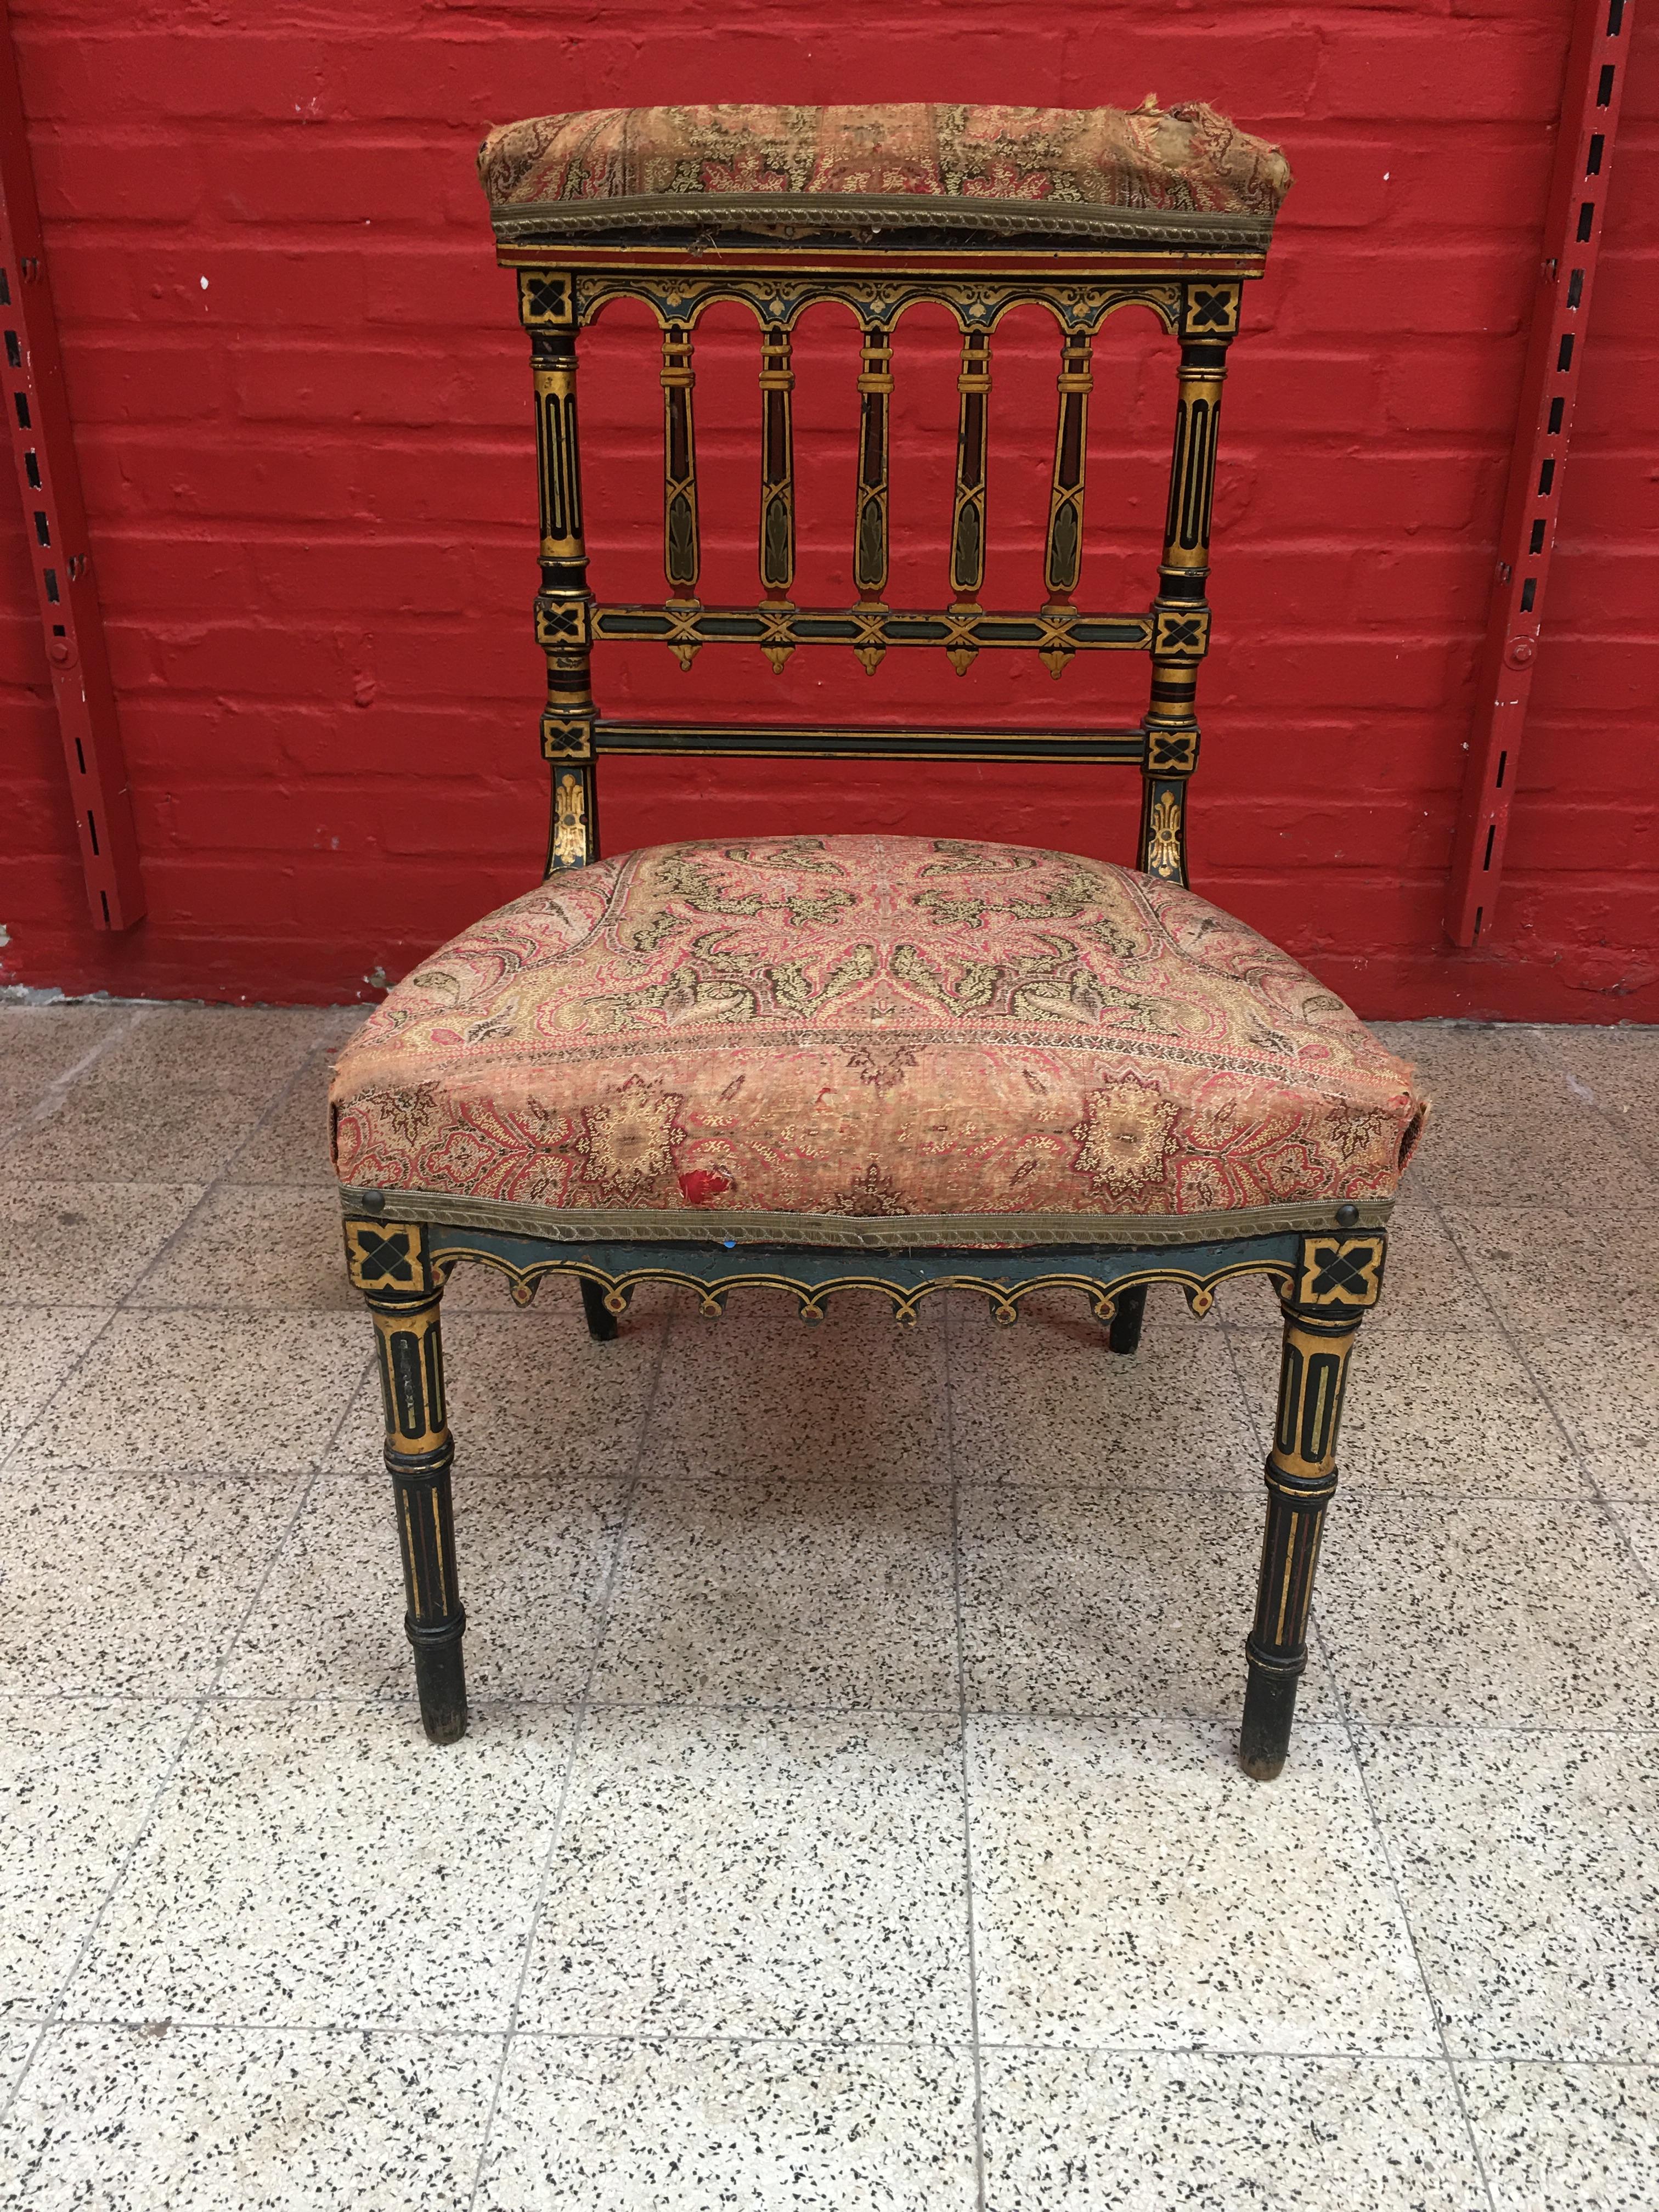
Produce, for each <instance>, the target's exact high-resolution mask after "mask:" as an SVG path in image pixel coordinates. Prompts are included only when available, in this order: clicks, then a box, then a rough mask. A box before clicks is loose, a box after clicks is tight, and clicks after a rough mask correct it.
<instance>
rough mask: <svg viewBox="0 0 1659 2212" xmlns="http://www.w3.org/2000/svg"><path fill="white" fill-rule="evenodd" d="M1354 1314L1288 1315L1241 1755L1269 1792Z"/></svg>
mask: <svg viewBox="0 0 1659 2212" xmlns="http://www.w3.org/2000/svg"><path fill="white" fill-rule="evenodd" d="M1358 1327H1359V1316H1358V1314H1354V1313H1341V1314H1334V1315H1320V1314H1312V1313H1309V1312H1306V1311H1304V1310H1298V1308H1297V1306H1295V1305H1294V1304H1291V1303H1290V1302H1288V1301H1287V1302H1286V1303H1285V1340H1284V1350H1283V1354H1282V1357H1281V1359H1280V1363H1279V1410H1278V1414H1277V1417H1276V1419H1275V1422H1274V1426H1273V1449H1272V1450H1271V1451H1270V1452H1269V1453H1268V1455H1267V1533H1266V1534H1265V1536H1264V1537H1263V1540H1262V1546H1261V1580H1260V1583H1259V1584H1258V1587H1257V1591H1256V1606H1255V1626H1253V1627H1252V1628H1251V1630H1250V1633H1249V1637H1248V1638H1246V1640H1245V1646H1244V1648H1245V1651H1246V1653H1247V1655H1248V1656H1249V1687H1248V1689H1247V1691H1246V1692H1245V1697H1244V1721H1243V1728H1242V1729H1241V1731H1240V1735H1239V1746H1238V1755H1239V1759H1240V1761H1241V1763H1242V1764H1243V1768H1244V1771H1245V1772H1246V1773H1247V1774H1252V1775H1254V1776H1255V1778H1256V1780H1257V1781H1258V1782H1271V1781H1272V1780H1273V1778H1274V1776H1275V1775H1277V1774H1278V1773H1279V1771H1280V1770H1281V1769H1282V1768H1283V1766H1284V1764H1285V1757H1286V1754H1287V1753H1288V1752H1289V1749H1290V1742H1291V1721H1292V1719H1293V1718H1294V1717H1295V1713H1296V1689H1297V1683H1298V1682H1299V1681H1300V1680H1301V1679H1302V1673H1303V1669H1304V1668H1305V1667H1306V1666H1307V1663H1308V1608H1309V1606H1310V1603H1311V1601H1312V1599H1313V1586H1314V1573H1315V1570H1316V1568H1317V1566H1318V1565H1319V1545H1320V1539H1321V1537H1322V1534H1323V1532H1324V1525H1325V1509H1326V1507H1327V1505H1328V1504H1329V1503H1330V1500H1331V1498H1332V1495H1333V1493H1334V1491H1335V1489H1336V1440H1337V1429H1338V1425H1339V1423H1340V1419H1341V1417H1342V1394H1343V1389H1344V1387H1345V1385H1346V1380H1347V1369H1348V1352H1349V1350H1350V1348H1351V1346H1352V1343H1353V1340H1354V1336H1355V1334H1356V1332H1357V1331H1358Z"/></svg>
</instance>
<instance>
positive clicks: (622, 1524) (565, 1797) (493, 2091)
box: [466, 1307, 675, 2212]
mask: <svg viewBox="0 0 1659 2212" xmlns="http://www.w3.org/2000/svg"><path fill="white" fill-rule="evenodd" d="M674 1322H675V1313H674V1309H673V1308H672V1307H670V1308H669V1309H668V1310H667V1311H666V1312H665V1315H664V1316H663V1318H662V1322H661V1323H660V1334H659V1338H658V1342H657V1351H656V1358H655V1359H654V1360H653V1364H652V1369H651V1379H650V1382H649V1383H647V1388H646V1395H645V1406H644V1408H643V1411H642V1412H641V1416H640V1425H639V1431H638V1434H637V1436H636V1437H635V1448H634V1458H633V1464H632V1466H631V1467H630V1468H629V1480H628V1486H627V1490H626V1492H625V1494H624V1496H623V1499H622V1503H621V1508H620V1510H619V1512H618V1514H617V1533H616V1535H615V1536H614V1537H613V1539H612V1540H611V1559H610V1564H609V1565H607V1567H606V1569H605V1581H604V1583H603V1584H602V1585H601V1587H600V1590H599V1603H598V1605H597V1606H596V1607H595V1608H594V1621H593V1637H592V1647H591V1649H590V1650H589V1653H588V1659H587V1672H586V1675H585V1676H584V1678H583V1681H582V1687H581V1693H580V1697H579V1698H578V1699H577V1700H576V1702H575V1706H574V1711H572V1713H571V1714H570V1741H569V1744H568V1748H567V1750H566V1753H565V1767H564V1779H563V1781H562V1783H561V1784H560V1785H559V1797H558V1802H557V1804H556V1806H555V1807H554V1808H553V1818H552V1820H551V1823H550V1828H549V1833H548V1839H547V1851H546V1855H545V1857H544V1860H543V1862H542V1869H541V1873H540V1875H539V1877H538V1881H537V1883H536V1893H535V1896H534V1898H533V1899H532V1902H531V1907H530V1917H529V1919H528V1920H527V1921H526V1924H525V1935H524V1956H523V1959H522V1960H520V1966H519V1978H518V1981H517V1983H516V1984H515V1985H514V1987H513V1996H512V2001H511V2002H510V2003H509V2004H508V2006H507V2020H506V2023H505V2025H504V2027H502V2030H501V2057H500V2059H499V2060H498V2061H497V2063H496V2067H495V2081H494V2082H493V2083H492V2084H491V2085H490V2092H489V2106H488V2108H487V2110H486V2112H485V2113H484V2124H483V2132H482V2134H481V2135H480V2136H479V2138H478V2163H477V2166H476V2167H475V2169H474V2171H473V2175H472V2186H471V2189H470V2190H469V2191H468V2192H467V2198H466V2212H473V2208H474V2207H475V2206H476V2205H477V2201H478V2191H480V2189H482V2188H483V2179H484V2170H485V2168H486V2166H488V2164H489V2145H490V2139H491V2137H492V2136H494V2134H495V2115H496V2112H498V2111H499V2109H500V2106H501V2087H502V2084H503V2083H504V2082H505V2081H506V2079H507V2060H508V2059H509V2057H511V2055H512V2051H513V2038H514V2037H515V2036H516V2035H517V2034H518V2033H520V2029H519V2013H520V2008H521V2006H522V2005H523V2002H524V1994H525V1990H526V1988H527V1987H528V1985H529V1982H530V1969H531V1966H532V1963H533V1961H534V1960H535V1956H536V1937H537V1935H538V1931H539V1929H540V1927H541V1919H542V1912H543V1909H544V1906H545V1905H546V1902H547V1893H548V1888H549V1886H550V1883H551V1881H552V1879H553V1868H554V1864H555V1862H556V1859H557V1857H558V1851H559V1841H560V1838H561V1836H562V1832H563V1829H564V1816H565V1813H566V1810H567V1808H568V1805H569V1802H570V1794H571V1791H572V1790H573V1789H574V1786H575V1779H576V1765H577V1762H578V1759H580V1753H581V1745H582V1737H583V1735H584V1732H585V1730H586V1724H587V1718H588V1714H589V1712H590V1711H591V1710H592V1692H593V1684H594V1681H595V1680H596V1678H597V1676H598V1674H599V1656H600V1653H601V1652H602V1650H603V1649H604V1646H605V1632H606V1631H607V1629H608V1628H609V1626H610V1625H611V1605H612V1602H613V1601H614V1599H615V1596H616V1591H617V1582H618V1580H619V1578H620V1576H621V1573H622V1563H623V1547H624V1546H625V1544H626V1542H627V1541H628V1533H629V1526H630V1524H631V1522H632V1521H633V1517H634V1508H635V1504H636V1503H637V1502H638V1498H639V1494H640V1491H641V1487H642V1486H643V1484H644V1480H645V1476H644V1468H645V1461H646V1453H647V1446H648V1444H649V1443H650V1438H651V1431H652V1426H653V1423H654V1421H655V1419H656V1413H657V1395H658V1392H659V1389H660V1388H661V1384H662V1375H663V1369H664V1367H665V1365H666V1364H667V1359H668V1348H669V1345H670V1343H671V1340H672V1338H673V1334H674ZM589 1348H590V1350H591V1351H592V1352H594V1353H596V1354H597V1353H601V1352H603V1350H604V1346H600V1345H598V1344H595V1343H593V1342H592V1340H590V1343H589Z"/></svg>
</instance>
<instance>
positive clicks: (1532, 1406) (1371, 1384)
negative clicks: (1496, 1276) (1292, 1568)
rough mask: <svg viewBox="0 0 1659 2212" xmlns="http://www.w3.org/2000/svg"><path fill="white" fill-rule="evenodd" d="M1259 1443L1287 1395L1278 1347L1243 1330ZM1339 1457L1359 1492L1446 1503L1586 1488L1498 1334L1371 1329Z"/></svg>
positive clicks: (1351, 1373)
mask: <svg viewBox="0 0 1659 2212" xmlns="http://www.w3.org/2000/svg"><path fill="white" fill-rule="evenodd" d="M1233 1342H1234V1346H1235V1348H1236V1351H1237V1358H1238V1361H1239V1365H1240V1369H1241V1371H1242V1372H1243V1374H1244V1376H1246V1377H1247V1379H1248V1382H1249V1385H1250V1386H1251V1387H1250V1388H1249V1389H1247V1392H1246V1395H1247V1397H1249V1399H1250V1401H1251V1402H1252V1403H1253V1404H1255V1406H1256V1407H1258V1409H1259V1413H1260V1419H1261V1442H1262V1443H1263V1445H1264V1446H1265V1445H1266V1443H1267V1433H1268V1431H1269V1430H1270V1429H1271V1427H1272V1423H1273V1405H1274V1402H1275V1401H1276V1399H1277V1397H1278V1392H1279V1346H1278V1343H1277V1341H1275V1340H1270V1339H1268V1338H1266V1337H1262V1338H1256V1339H1250V1338H1246V1337H1243V1336H1241V1335H1238V1334H1237V1333H1235V1335H1234V1339H1233ZM1338 1457H1339V1459H1340V1462H1341V1471H1342V1472H1341V1480H1342V1485H1343V1494H1344V1496H1345V1498H1346V1496H1347V1495H1348V1494H1349V1492H1350V1491H1351V1490H1352V1492H1353V1493H1354V1494H1364V1493H1366V1492H1371V1491H1398V1492H1431V1493H1432V1494H1433V1495H1434V1496H1435V1497H1437V1498H1449V1497H1450V1498H1455V1497H1457V1496H1459V1495H1462V1496H1465V1497H1477V1498H1572V1497H1577V1496H1582V1495H1583V1494H1585V1493H1586V1492H1587V1490H1588V1485H1587V1484H1586V1483H1585V1481H1584V1478H1583V1474H1581V1473H1580V1471H1579V1468H1578V1462H1577V1459H1576V1458H1575V1456H1574V1455H1573V1453H1572V1452H1571V1449H1569V1447H1568V1445H1567V1444H1566V1443H1565V1440H1564V1439H1563V1437H1562V1435H1561V1431H1560V1430H1559V1427H1558V1426H1557V1425H1556V1422H1555V1420H1554V1419H1553V1416H1552V1414H1551V1413H1550V1410H1549V1407H1547V1405H1546V1404H1545V1403H1544V1402H1543V1401H1542V1400H1541V1398H1540V1396H1539V1395H1538V1392H1537V1389H1535V1387H1534V1383H1533V1381H1532V1377H1531V1376H1529V1375H1528V1372H1527V1370H1526V1368H1525V1366H1524V1365H1523V1364H1522V1362H1521V1361H1520V1360H1519V1359H1517V1358H1516V1355H1515V1353H1514V1352H1512V1351H1511V1350H1510V1347H1509V1346H1508V1345H1507V1344H1506V1343H1505V1342H1504V1339H1503V1338H1502V1337H1501V1336H1500V1335H1499V1334H1498V1332H1497V1330H1496V1329H1484V1330H1480V1329H1470V1330H1468V1332H1467V1333H1466V1334H1463V1335H1461V1336H1460V1337H1459V1338H1458V1340H1457V1352H1456V1357H1455V1358H1447V1356H1446V1342H1445V1339H1444V1338H1443V1337H1442V1336H1440V1335H1439V1334H1430V1333H1428V1332H1426V1331H1424V1332H1419V1331H1416V1330H1406V1329H1400V1330H1397V1331H1395V1334H1392V1335H1389V1336H1384V1335H1383V1334H1380V1333H1379V1334H1377V1335H1376V1336H1372V1335H1371V1334H1370V1331H1369V1330H1368V1329H1366V1328H1361V1330H1360V1332H1359V1339H1358V1343H1357V1344H1356V1345H1355V1346H1354V1351H1353V1358H1352V1364H1351V1365H1350V1367H1349V1370H1348V1387H1347V1391H1346V1395H1345V1396H1344V1399H1343V1404H1342V1436H1341V1445H1340V1451H1339V1453H1338Z"/></svg>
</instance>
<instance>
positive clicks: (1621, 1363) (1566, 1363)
mask: <svg viewBox="0 0 1659 2212" xmlns="http://www.w3.org/2000/svg"><path fill="white" fill-rule="evenodd" d="M1656 1330H1659V1311H1656V1312H1650V1313H1649V1314H1648V1316H1647V1317H1646V1320H1645V1322H1638V1320H1637V1317H1636V1316H1635V1315H1634V1314H1632V1316H1631V1325H1629V1326H1626V1327H1624V1328H1608V1327H1605V1326H1603V1327H1598V1328H1581V1329H1574V1330H1572V1331H1571V1333H1570V1334H1566V1335H1563V1336H1548V1337H1534V1338H1533V1339H1532V1340H1531V1341H1530V1342H1529V1343H1528V1346H1527V1348H1526V1349H1527V1358H1528V1362H1529V1363H1530V1364H1531V1367H1532V1370H1533V1372H1534V1374H1535V1375H1536V1376H1538V1379H1539V1381H1540V1383H1541V1385H1542V1387H1543V1389H1544V1390H1545V1391H1546V1393H1547V1395H1548V1397H1549V1400H1550V1402H1551V1403H1552V1404H1553V1407H1555V1410H1556V1412H1557V1413H1559V1415H1560V1417H1561V1420H1562V1422H1563V1424H1564V1425H1565V1428H1566V1431H1567V1433H1568V1434H1569V1435H1570V1436H1571V1437H1572V1439H1573V1442H1574V1443H1576V1444H1577V1447H1578V1450H1579V1453H1580V1455H1582V1457H1583V1462H1584V1466H1585V1468H1586V1469H1587V1471H1588V1473H1589V1477H1590V1480H1592V1481H1593V1482H1594V1483H1595V1486H1596V1487H1597V1489H1598V1490H1600V1491H1601V1494H1602V1496H1603V1497H1605V1498H1632V1499H1647V1500H1650V1501H1651V1502H1654V1503H1656V1504H1659V1361H1656V1359H1655V1358H1654V1349H1653V1348H1654V1341H1655V1334H1656Z"/></svg>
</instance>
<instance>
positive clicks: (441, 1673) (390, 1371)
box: [365, 1285, 466, 1743]
mask: <svg viewBox="0 0 1659 2212" xmlns="http://www.w3.org/2000/svg"><path fill="white" fill-rule="evenodd" d="M365 1295H366V1296H367V1297H368V1304H369V1306H370V1309H371V1310H372V1311H373V1313H374V1334H375V1342H376V1346H377V1348H378V1350H379V1352H380V1389H381V1391H382V1394H383V1395H384V1397H385V1400H386V1471H387V1473H388V1474H390V1475H391V1477H392V1496H393V1499H394V1502H395V1504H396V1508H397V1515H398V1543H399V1545H400V1546H401V1547H402V1551H403V1560H404V1595H405V1596H406V1598H407V1601H408V1610H407V1612H406V1613H405V1614H404V1628H405V1631H406V1632H407V1633H408V1637H409V1640H410V1644H412V1645H413V1646H414V1650H415V1684H416V1689H417V1690H418V1692H419V1693H420V1699H421V1721H422V1725H423V1727H424V1728H425V1729H426V1732H427V1735H428V1736H429V1737H430V1738H431V1740H432V1741H433V1742H434V1743H453V1742H454V1741H456V1739H457V1737H459V1736H462V1735H465V1733H466V1680H465V1674H464V1673H463V1671H462V1666H461V1637H462V1633H463V1632H464V1631H465V1627H466V1613H465V1609H464V1608H463V1607H462V1604H461V1601H460V1595H459V1590H458V1589H457V1587H456V1581H455V1524H454V1518H453V1510H452V1507H451V1504H450V1495H449V1469H450V1463H451V1462H452V1461H453V1459H454V1456H455V1446H454V1443H453V1440H452V1439H451V1437H450V1433H449V1425H448V1421H447V1416H446V1412H445V1407H444V1363H443V1341H442V1338H441V1334H440V1333H439V1325H438V1305H439V1301H440V1299H441V1297H442V1295H443V1292H442V1286H441V1285H439V1287H438V1288H436V1289H435V1290H432V1291H428V1292H427V1293H425V1294H424V1295H419V1294H417V1295H414V1296H409V1295H404V1296H399V1295H398V1294H397V1293H396V1292H395V1291H385V1290H373V1291H367V1292H366V1293H365Z"/></svg>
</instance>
